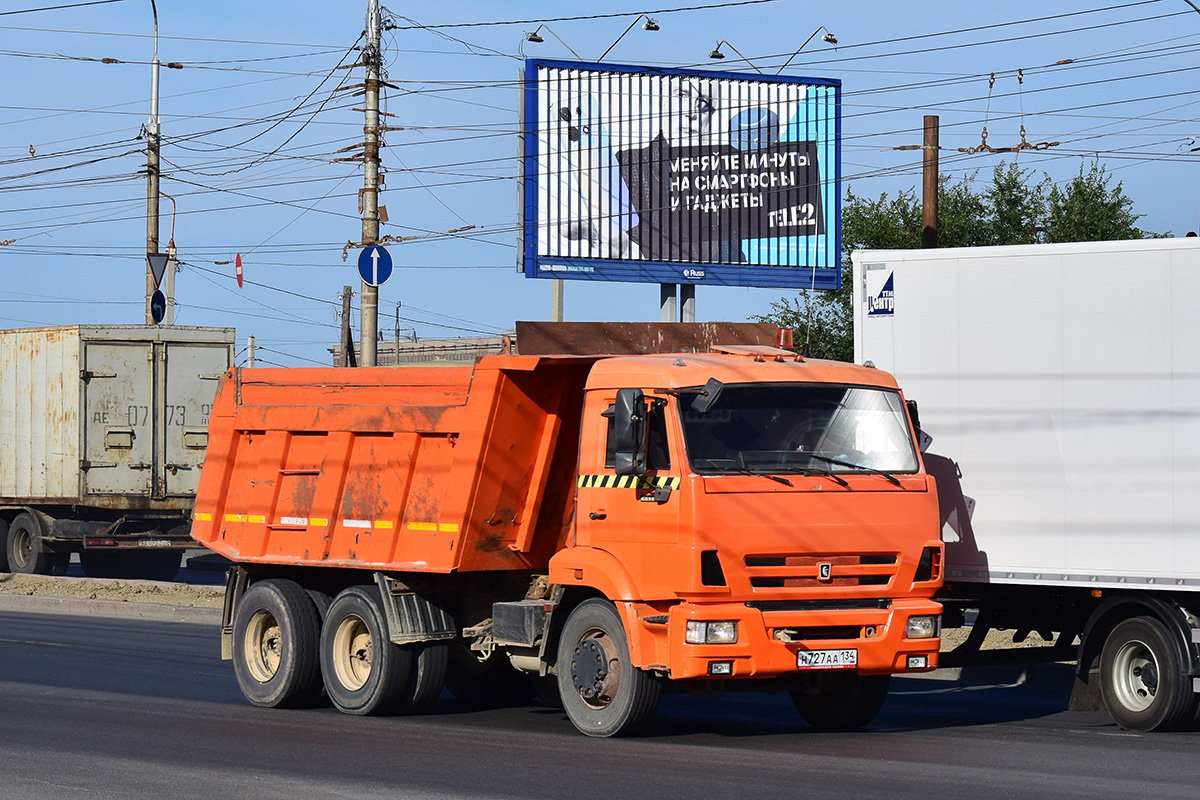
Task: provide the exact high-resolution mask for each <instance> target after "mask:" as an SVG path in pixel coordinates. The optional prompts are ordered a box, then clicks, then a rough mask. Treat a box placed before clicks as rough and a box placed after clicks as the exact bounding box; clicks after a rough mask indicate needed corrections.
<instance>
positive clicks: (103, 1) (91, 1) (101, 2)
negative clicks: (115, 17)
mask: <svg viewBox="0 0 1200 800" xmlns="http://www.w3.org/2000/svg"><path fill="white" fill-rule="evenodd" d="M125 1H126V0H88V2H85V3H71V4H69V5H63V6H43V7H42V8H23V9H21V10H19V11H0V17H11V16H12V15H14V14H33V13H35V12H38V11H63V10H65V9H68V8H82V7H83V6H105V5H108V4H109V3H124V2H125Z"/></svg>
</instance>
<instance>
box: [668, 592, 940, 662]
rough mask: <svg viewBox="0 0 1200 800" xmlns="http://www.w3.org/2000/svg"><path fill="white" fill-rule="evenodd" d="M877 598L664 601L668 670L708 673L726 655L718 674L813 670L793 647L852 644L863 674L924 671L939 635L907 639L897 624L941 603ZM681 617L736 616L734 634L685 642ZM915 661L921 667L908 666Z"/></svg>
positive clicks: (935, 610) (934, 658)
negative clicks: (851, 603)
mask: <svg viewBox="0 0 1200 800" xmlns="http://www.w3.org/2000/svg"><path fill="white" fill-rule="evenodd" d="M863 605H869V604H867V603H864V604H863ZM877 605H879V606H883V607H860V608H805V607H803V604H795V606H794V607H788V606H786V605H784V604H759V605H755V604H748V603H719V604H703V605H698V604H692V603H680V604H679V605H676V606H673V607H672V608H671V610H670V612H669V614H668V621H667V629H668V630H667V636H668V637H669V645H668V653H669V665H668V666H669V669H670V674H671V677H672V678H673V679H679V680H681V679H687V678H708V677H712V676H713V673H712V672H711V671H710V665H711V664H713V663H714V662H717V663H722V664H724V663H725V662H728V663H729V665H730V666H729V667H721V669H722V673H721V675H720V677H722V678H733V679H738V678H745V679H752V678H779V677H784V676H794V675H799V674H802V673H807V672H814V671H818V670H816V669H813V668H804V669H801V668H798V667H797V660H798V655H797V654H798V653H799V652H800V651H802V650H805V651H812V650H849V649H853V650H855V651H857V665H856V666H855V667H854V669H856V670H857V671H858V672H860V673H862V674H864V675H886V674H893V673H899V672H926V671H929V670H931V669H934V668H935V667H937V662H938V649H939V647H940V645H941V639H940V638H938V637H934V638H930V639H909V638H906V636H905V627H906V625H907V623H908V619H909V617H915V616H939V615H940V614H941V612H942V607H941V605H940V604H938V603H936V602H934V601H932V600H927V599H923V598H906V599H898V600H893V601H890V602H888V601H882V602H880V603H878V604H877ZM688 620H705V621H716V620H736V621H737V623H738V638H737V641H736V642H734V643H732V644H688V643H687V642H686V641H685V635H686V630H687V622H688ZM922 657H923V659H924V660H923V661H922V660H921V658H922ZM919 664H923V666H915V667H914V666H910V665H919ZM726 670H727V671H726Z"/></svg>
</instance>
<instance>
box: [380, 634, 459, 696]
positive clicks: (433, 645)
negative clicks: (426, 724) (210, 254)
mask: <svg viewBox="0 0 1200 800" xmlns="http://www.w3.org/2000/svg"><path fill="white" fill-rule="evenodd" d="M394 646H395V645H393V647H394ZM403 647H404V649H406V650H408V651H409V652H410V653H411V658H412V670H411V672H410V674H409V676H408V684H407V686H406V687H405V691H404V694H403V696H402V697H401V700H400V705H399V708H398V712H399V713H401V714H422V713H424V712H426V711H428V710H429V709H431V708H433V704H434V703H436V702H437V699H438V697H439V696H440V695H441V693H442V687H443V686H445V685H446V665H447V663H448V662H449V660H450V647H449V646H448V645H447V644H445V643H444V642H424V643H422V644H416V645H404V646H403Z"/></svg>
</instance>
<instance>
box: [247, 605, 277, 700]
mask: <svg viewBox="0 0 1200 800" xmlns="http://www.w3.org/2000/svg"><path fill="white" fill-rule="evenodd" d="M242 644H243V645H244V648H243V649H244V650H245V652H246V668H247V669H249V670H250V674H251V675H252V676H253V677H254V680H256V681H258V682H259V683H266V682H267V681H269V680H271V679H272V678H274V677H275V675H276V673H278V672H279V665H280V663H281V662H282V661H283V636H282V634H281V633H280V631H279V622H278V621H276V619H275V615H274V614H272V613H271V612H270V611H267V610H266V609H265V608H260V609H258V610H257V611H255V612H254V615H253V616H252V617H250V623H249V624H248V625H247V626H246V636H245V639H244V641H243V642H242Z"/></svg>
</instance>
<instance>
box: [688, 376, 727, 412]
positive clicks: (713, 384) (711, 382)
mask: <svg viewBox="0 0 1200 800" xmlns="http://www.w3.org/2000/svg"><path fill="white" fill-rule="evenodd" d="M724 388H725V384H723V383H721V382H720V381H719V380H717V379H716V378H709V379H708V382H707V383H705V384H704V390H703V391H702V392H700V393H699V394H698V395H696V399H695V400H693V401H692V410H693V411H695V412H696V413H697V414H707V413H708V410H709V409H710V408H712V407H713V406H714V405H716V403H717V398H719V397H720V396H721V390H722V389H724Z"/></svg>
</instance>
